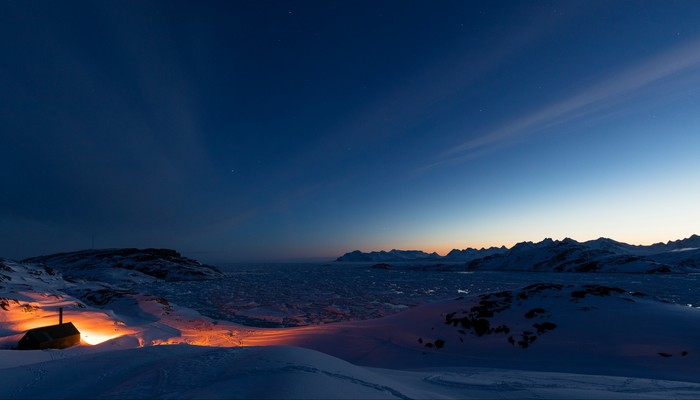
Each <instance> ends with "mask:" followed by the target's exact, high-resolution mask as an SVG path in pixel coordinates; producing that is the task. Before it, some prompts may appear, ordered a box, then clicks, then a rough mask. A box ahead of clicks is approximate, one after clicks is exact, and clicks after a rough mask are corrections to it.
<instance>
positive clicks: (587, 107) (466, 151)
mask: <svg viewBox="0 0 700 400" xmlns="http://www.w3.org/2000/svg"><path fill="white" fill-rule="evenodd" d="M695 68H700V40H695V41H692V42H689V43H686V44H685V45H683V46H679V47H677V48H674V49H672V50H670V51H667V52H665V53H662V54H659V55H656V56H654V57H651V58H649V59H646V60H644V61H642V62H640V63H638V64H635V65H633V66H631V67H629V68H627V69H625V70H623V71H621V72H619V73H617V74H615V75H614V76H611V77H608V78H606V79H604V80H602V81H600V82H599V83H597V84H595V85H593V86H591V87H589V88H587V89H585V90H583V91H581V92H579V93H577V94H574V95H573V96H570V97H568V98H565V99H563V100H561V101H559V102H557V103H554V104H551V105H549V106H547V107H544V108H541V109H539V110H537V111H535V112H532V113H530V114H527V115H524V116H521V117H519V118H516V119H513V120H511V121H509V122H507V123H505V124H503V125H501V126H500V127H498V128H496V129H494V130H491V131H487V132H485V133H484V134H482V135H480V136H478V137H476V138H473V139H470V140H468V141H466V142H463V143H461V144H459V145H457V146H454V147H452V148H449V149H447V150H445V151H444V152H442V153H441V154H440V155H439V156H438V157H437V160H436V161H435V162H434V163H432V164H430V165H428V166H426V167H424V168H423V169H428V168H431V167H434V166H437V165H441V164H446V163H455V162H460V161H465V160H468V159H472V158H475V157H478V156H480V155H482V154H484V153H487V152H489V151H492V150H494V149H497V148H500V147H503V146H507V145H510V144H513V143H515V142H517V141H519V140H522V139H523V138H525V137H527V136H528V135H532V134H533V133H535V132H536V131H538V130H542V129H545V128H549V127H552V126H556V125H559V124H562V123H564V122H567V121H571V120H575V119H580V118H584V117H587V116H590V115H591V114H593V113H596V112H599V111H601V110H604V109H606V108H609V107H611V106H613V105H615V104H618V103H619V102H620V101H622V100H623V99H626V98H628V96H631V95H633V94H634V92H636V91H639V90H641V89H644V88H646V87H649V86H650V85H652V84H655V83H658V82H661V81H663V80H665V79H670V78H672V77H673V76H674V75H676V74H680V73H683V72H688V71H690V70H692V69H695Z"/></svg>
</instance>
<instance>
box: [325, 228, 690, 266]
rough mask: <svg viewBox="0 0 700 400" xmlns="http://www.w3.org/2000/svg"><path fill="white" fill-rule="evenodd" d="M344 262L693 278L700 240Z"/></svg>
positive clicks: (560, 244)
mask: <svg viewBox="0 0 700 400" xmlns="http://www.w3.org/2000/svg"><path fill="white" fill-rule="evenodd" d="M337 261H343V262H383V263H386V262H406V261H410V262H425V261H429V262H443V261H449V262H461V263H465V268H466V269H467V270H483V271H542V272H632V273H687V272H694V271H699V270H700V236H698V235H692V236H691V237H689V238H686V239H682V240H675V241H669V242H666V243H655V244H652V245H649V246H640V245H631V244H627V243H622V242H618V241H615V240H612V239H608V238H599V239H595V240H589V241H586V242H578V241H576V240H574V239H570V238H566V239H563V240H552V239H549V238H548V239H544V240H542V241H541V242H537V243H533V242H520V243H518V244H516V245H515V246H513V247H511V248H510V249H507V248H505V247H490V248H488V249H480V250H476V249H471V248H469V249H466V250H452V251H451V252H450V253H448V254H447V255H445V256H440V255H438V254H437V253H431V254H428V253H425V252H423V251H418V250H410V251H403V250H391V251H389V252H386V251H378V252H377V251H375V252H370V253H362V252H360V251H357V250H356V251H353V252H350V253H347V254H345V255H343V256H341V257H339V258H338V259H337Z"/></svg>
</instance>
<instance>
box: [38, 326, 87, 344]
mask: <svg viewBox="0 0 700 400" xmlns="http://www.w3.org/2000/svg"><path fill="white" fill-rule="evenodd" d="M73 335H80V331H78V328H76V327H75V325H73V323H72V322H66V323H63V324H58V325H49V326H42V327H39V328H34V329H30V330H28V331H27V334H26V335H25V336H29V337H32V338H33V339H35V340H36V341H38V342H44V341H48V340H53V339H59V338H64V337H68V336H73Z"/></svg>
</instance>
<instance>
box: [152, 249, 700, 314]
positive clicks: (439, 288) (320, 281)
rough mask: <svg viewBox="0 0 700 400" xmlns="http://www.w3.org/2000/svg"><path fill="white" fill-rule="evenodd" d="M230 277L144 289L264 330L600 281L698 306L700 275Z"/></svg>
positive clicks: (416, 270)
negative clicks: (476, 296)
mask: <svg viewBox="0 0 700 400" xmlns="http://www.w3.org/2000/svg"><path fill="white" fill-rule="evenodd" d="M222 269H224V270H225V271H226V273H227V277H226V278H225V279H217V280H210V281H186V282H157V283H154V284H152V285H150V286H148V287H146V288H145V289H146V290H147V291H148V292H150V293H152V294H154V295H158V296H164V297H166V298H168V299H170V300H171V301H173V302H175V303H178V304H181V305H185V306H188V307H191V308H194V309H196V310H198V311H200V312H202V313H203V314H205V315H207V316H210V317H212V318H216V319H224V320H230V321H234V322H238V323H243V324H246V325H252V326H258V327H282V326H303V325H314V324H323V323H328V322H338V321H352V320H363V319H372V318H378V317H382V316H386V315H391V314H395V313H397V312H399V311H402V310H405V309H406V308H409V307H413V306H416V305H419V304H425V303H429V302H434V301H440V300H446V299H453V298H455V297H458V296H463V295H467V294H469V295H471V294H481V293H488V292H495V291H501V290H511V289H515V288H519V287H523V286H526V285H529V284H533V283H540V282H547V283H562V284H571V283H576V284H599V285H607V286H616V287H620V288H622V289H625V290H627V291H630V292H643V293H646V294H649V295H651V296H655V297H657V298H659V299H661V300H664V301H668V302H672V303H677V304H681V305H687V306H692V307H698V306H700V274H624V273H550V272H464V271H460V270H459V266H449V265H440V266H431V265H426V266H419V265H398V266H396V265H393V266H392V267H391V268H389V269H383V268H374V267H373V266H372V265H370V264H355V263H331V264H306V263H294V264H232V265H224V266H222Z"/></svg>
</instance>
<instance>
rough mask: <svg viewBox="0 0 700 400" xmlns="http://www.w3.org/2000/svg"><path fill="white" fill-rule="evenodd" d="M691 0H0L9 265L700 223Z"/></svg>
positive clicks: (248, 255) (1, 218)
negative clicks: (103, 255)
mask: <svg viewBox="0 0 700 400" xmlns="http://www.w3.org/2000/svg"><path fill="white" fill-rule="evenodd" d="M699 21H700V2H698V1H697V0H691V1H591V0H586V1H569V0H567V1H556V2H550V1H520V2H498V1H490V0H489V1H479V2H475V1H472V2H470V1H466V0H464V1H462V0H460V1H454V2H446V1H442V2H441V1H418V2H414V1H398V0H397V1H388V2H387V1H375V0H372V1H356V0H352V1H339V2H337V1H284V2H275V1H238V2H235V1H209V2H205V1H192V2H177V1H163V2H154V1H141V0H139V1H122V0H119V1H87V2H79V1H73V0H71V1H46V2H38V1H11V0H0V135H1V139H2V142H1V143H0V167H1V168H0V188H1V191H0V256H1V257H7V258H24V257H29V256H36V255H41V254H48V253H53V252H60V251H72V250H79V249H85V248H90V247H92V246H93V243H94V247H95V248H108V247H168V248H174V249H177V250H179V251H181V252H182V253H183V254H186V255H188V256H192V257H195V258H198V259H200V260H204V261H209V262H223V261H246V260H251V261H252V260H259V261H273V260H289V259H297V258H305V257H335V256H339V255H341V254H343V253H345V252H347V251H351V250H355V249H360V250H363V251H370V250H380V249H384V250H389V249H392V248H400V249H422V250H425V251H437V252H439V253H441V254H444V253H446V252H447V251H449V250H450V249H452V248H460V249H462V248H466V247H477V248H478V247H482V246H491V245H497V246H500V245H506V246H512V245H513V244H515V243H516V242H518V241H524V240H531V241H539V240H542V239H544V238H545V237H552V238H554V239H563V238H565V237H572V238H574V239H576V240H581V241H583V240H589V239H595V238H597V237H600V236H604V237H611V238H613V239H616V240H620V241H625V242H628V243H634V244H650V243H653V242H658V241H666V240H670V239H680V238H684V237H688V236H690V235H691V234H693V233H700V208H699V206H698V205H700V184H699V181H700V22H699Z"/></svg>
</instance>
